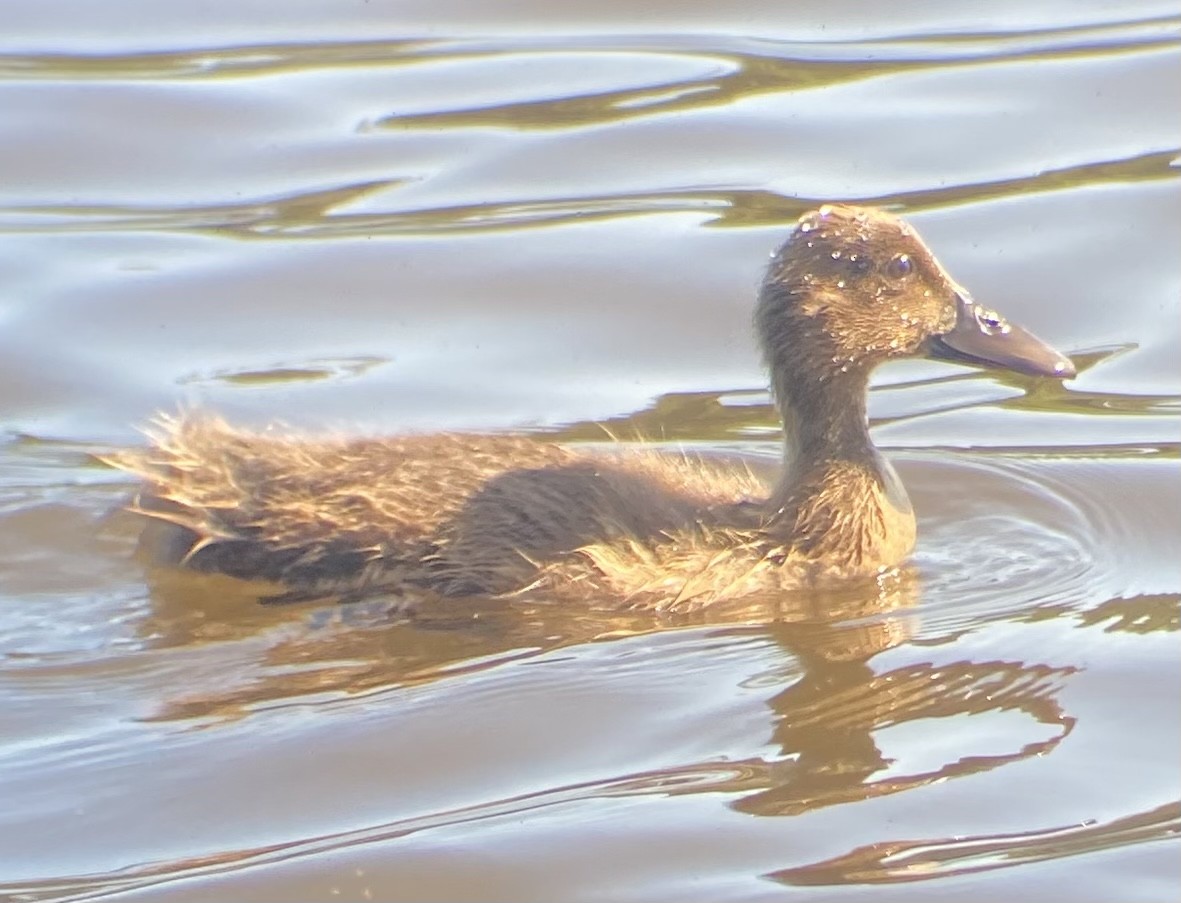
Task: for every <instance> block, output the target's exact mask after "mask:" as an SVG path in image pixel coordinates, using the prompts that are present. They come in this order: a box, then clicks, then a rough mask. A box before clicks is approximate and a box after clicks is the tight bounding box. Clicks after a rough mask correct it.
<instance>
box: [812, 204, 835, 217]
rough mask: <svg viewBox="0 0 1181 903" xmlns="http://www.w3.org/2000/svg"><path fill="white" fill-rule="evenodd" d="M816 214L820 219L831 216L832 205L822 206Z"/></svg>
mask: <svg viewBox="0 0 1181 903" xmlns="http://www.w3.org/2000/svg"><path fill="white" fill-rule="evenodd" d="M816 212H817V213H819V214H820V218H821V219H824V218H825V217H829V216H832V204H823V205H821V207H820V209H819V210H817V211H816Z"/></svg>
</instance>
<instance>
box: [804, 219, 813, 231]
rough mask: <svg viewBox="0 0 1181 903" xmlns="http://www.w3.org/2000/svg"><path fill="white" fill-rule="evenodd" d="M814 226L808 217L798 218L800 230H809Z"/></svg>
mask: <svg viewBox="0 0 1181 903" xmlns="http://www.w3.org/2000/svg"><path fill="white" fill-rule="evenodd" d="M814 228H816V227H815V225H814V224H813V222H812V220H810V219H805V220H800V231H801V232H811V231H812V230H813V229H814Z"/></svg>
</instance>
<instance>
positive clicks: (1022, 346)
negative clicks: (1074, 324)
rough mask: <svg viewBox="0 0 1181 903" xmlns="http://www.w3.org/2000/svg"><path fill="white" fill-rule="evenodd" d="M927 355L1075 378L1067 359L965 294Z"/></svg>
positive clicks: (1059, 377) (933, 338)
mask: <svg viewBox="0 0 1181 903" xmlns="http://www.w3.org/2000/svg"><path fill="white" fill-rule="evenodd" d="M927 354H928V356H929V357H933V358H939V359H941V360H945V361H955V362H957V363H964V364H982V365H984V366H988V367H1004V368H1005V369H1007V370H1013V371H1016V372H1017V373H1024V374H1026V375H1027V376H1051V377H1056V378H1058V379H1070V378H1071V377H1073V376H1074V375H1075V369H1074V364H1072V363H1071V362H1070V358H1068V357H1066V355H1064V354H1060V353H1059V352H1057V351H1055V350H1054V349H1053V348H1051V347H1050V346H1049V345H1047V344H1046V343H1045V342H1043V341H1042V340H1041V339H1039V338H1038V337H1037V336H1035V335H1034V334H1033V333H1032V332H1029V331H1028V330H1026V329H1022V328H1021V327H1020V326H1014V325H1012V324H1011V323H1009V322H1008V321H1007V320H1006V319H1005V318H1004V317H1002V316H1001V315H1000V314H998V313H997V312H996V311H992V310H988V309H987V308H984V307H981V306H980V305H979V304H977V303H976V302H975V301H973V300H972V298H971V296H970V295H968V294H967V293H961V294H959V309H958V311H957V313H956V321H955V326H953V327H952V328H951V331H950V332H947V333H945V334H943V335H940V336H933V337H932V338H931V340H930V343H929V345H928V348H927Z"/></svg>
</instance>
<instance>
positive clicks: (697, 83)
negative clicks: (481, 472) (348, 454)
mask: <svg viewBox="0 0 1181 903" xmlns="http://www.w3.org/2000/svg"><path fill="white" fill-rule="evenodd" d="M0 19H5V20H7V21H6V24H5V25H4V27H3V29H0V109H2V110H3V111H4V115H3V116H0V172H3V173H4V179H3V182H2V184H0V277H2V278H0V412H2V414H0V417H2V419H0V656H2V659H0V661H2V662H3V665H2V668H0V798H3V799H4V800H5V805H4V806H3V807H2V808H0V899H4V900H12V901H19V900H81V899H91V898H97V897H104V898H120V899H133V898H134V899H154V900H163V899H176V900H180V899H196V898H201V899H206V898H209V897H211V896H225V897H232V898H234V899H259V900H263V899H278V898H299V899H314V898H330V897H336V898H341V899H413V900H428V899H440V900H460V899H462V900H477V899H489V900H492V899H496V900H504V899H514V900H529V899H546V900H552V899H562V900H578V899H619V900H624V899H626V900H711V901H716V900H753V899H781V898H784V897H786V896H787V895H789V894H790V895H793V896H795V897H800V898H806V899H808V900H810V901H812V900H846V899H851V898H853V897H857V898H868V899H873V900H883V901H884V900H888V899H899V900H916V899H919V900H946V899H949V898H953V897H954V898H955V899H960V900H981V901H984V900H988V901H994V900H998V899H1011V900H1030V901H1040V900H1045V899H1056V898H1065V897H1068V896H1069V897H1072V898H1076V899H1082V900H1090V899H1102V900H1138V901H1139V900H1166V899H1173V898H1175V896H1176V888H1177V886H1178V880H1179V879H1181V870H1179V869H1178V865H1177V863H1178V861H1179V860H1178V834H1179V833H1181V765H1179V763H1181V756H1179V753H1181V731H1179V730H1178V728H1179V727H1181V719H1179V717H1178V706H1177V701H1178V700H1177V696H1178V692H1177V691H1178V687H1179V686H1181V682H1179V677H1181V674H1179V673H1178V672H1179V670H1181V669H1179V667H1178V656H1177V634H1178V630H1179V628H1181V606H1179V601H1181V569H1179V568H1178V565H1177V561H1178V552H1179V551H1181V549H1179V545H1181V543H1179V542H1178V532H1179V531H1178V527H1179V526H1181V524H1178V512H1179V511H1181V470H1179V468H1178V457H1179V455H1178V451H1179V448H1181V443H1179V441H1178V440H1179V423H1178V417H1177V415H1178V411H1179V408H1181V391H1179V388H1178V383H1179V380H1178V373H1177V360H1178V345H1179V344H1181V342H1179V339H1181V336H1179V335H1178V332H1177V325H1176V323H1177V319H1176V318H1177V311H1178V307H1179V306H1181V305H1179V303H1178V299H1179V298H1181V263H1179V258H1178V255H1177V249H1178V247H1181V216H1179V215H1178V214H1179V211H1181V206H1179V201H1181V191H1179V182H1178V176H1179V175H1181V170H1179V168H1178V162H1177V161H1178V159H1179V157H1181V133H1179V130H1178V128H1177V122H1176V117H1175V116H1173V115H1171V113H1170V112H1169V111H1172V110H1176V109H1177V108H1178V107H1179V105H1181V78H1179V77H1178V76H1179V75H1181V19H1179V18H1178V17H1177V16H1176V13H1175V10H1174V9H1173V8H1171V7H1170V6H1168V5H1165V4H1156V3H1151V2H1141V3H1134V4H1130V5H1127V4H1125V5H1124V6H1121V7H1119V9H1118V11H1116V10H1115V9H1114V8H1113V7H1112V6H1111V5H1110V4H1100V3H1072V4H1056V3H1052V2H1048V0H1040V2H1037V3H1020V4H1018V3H1015V2H1014V3H1000V4H989V5H987V7H983V6H981V5H979V4H971V3H961V4H951V5H949V4H944V3H939V4H936V3H915V4H907V5H904V6H902V7H898V6H897V5H893V6H891V7H890V8H889V9H888V10H887V9H886V7H882V8H881V9H880V10H878V11H877V12H875V11H874V10H873V9H866V8H865V7H864V5H863V4H850V3H840V2H835V3H834V2H827V3H824V4H819V3H793V4H760V3H753V4H750V3H743V4H725V3H723V4H700V5H697V6H693V5H689V6H686V5H685V4H683V3H678V4H671V3H669V4H662V3H656V4H643V5H640V6H638V7H637V6H636V5H635V4H612V3H602V2H600V3H596V4H593V5H591V4H583V3H580V2H571V3H564V4H560V5H558V6H555V7H548V6H540V5H539V6H536V7H533V6H528V5H525V6H521V5H517V6H514V7H513V8H512V9H511V10H509V9H507V8H504V7H502V6H500V5H496V4H474V3H471V2H470V0H467V2H463V0H442V2H440V0H435V2H432V3H431V4H414V3H400V4H397V8H396V9H394V8H393V7H390V6H388V5H383V4H378V3H365V4H360V3H358V4H352V3H348V4H345V3H327V2H319V0H311V2H307V3H302V4H295V5H287V6H285V7H284V8H283V10H282V11H277V10H276V8H275V7H274V5H273V4H264V3H257V2H238V3H233V4H231V3H228V2H223V0H216V2H213V3H204V4H200V5H192V6H190V5H185V4H149V3H138V2H133V0H118V2H115V3H107V4H93V3H89V2H82V0H74V2H71V0H53V2H38V3H34V2H31V0H30V2H15V3H9V4H7V5H6V6H5V7H4V10H3V12H2V13H0ZM823 200H850V201H855V202H864V203H877V204H889V205H895V206H897V208H898V209H900V210H902V211H904V212H905V213H906V215H907V216H908V217H909V218H910V219H911V220H912V221H913V222H915V223H916V225H918V227H919V228H920V229H921V231H922V233H923V234H924V236H925V237H926V238H927V239H928V240H929V241H930V243H931V244H932V246H933V247H934V249H935V251H936V252H937V253H938V254H939V256H940V258H941V259H942V260H943V261H944V262H945V263H946V264H947V265H948V267H949V268H950V269H951V271H952V272H953V273H954V274H955V276H956V278H957V279H959V280H960V281H961V282H963V283H964V284H965V285H967V286H969V287H970V288H971V289H972V290H973V292H974V294H975V295H976V296H977V297H978V298H980V300H982V301H983V302H985V303H987V304H989V305H992V306H996V307H997V308H999V309H1001V310H1002V311H1004V312H1005V313H1007V314H1008V315H1010V316H1011V317H1012V318H1013V319H1015V320H1017V321H1020V322H1022V323H1024V324H1026V325H1028V326H1030V327H1031V328H1033V329H1034V330H1035V331H1036V332H1038V333H1039V334H1040V335H1043V336H1044V337H1045V338H1046V339H1048V340H1050V341H1052V342H1053V343H1054V344H1055V345H1056V346H1058V347H1060V348H1063V349H1064V350H1067V351H1069V352H1070V353H1071V355H1072V357H1073V358H1074V360H1075V362H1076V365H1077V366H1078V368H1079V370H1080V375H1079V377H1078V378H1077V379H1075V380H1071V381H1069V382H1067V383H1066V384H1059V383H1057V382H1054V381H1038V380H1029V379H1025V378H1023V377H1019V376H1012V375H1007V374H997V373H983V372H977V371H971V370H966V369H961V368H955V367H950V366H945V365H939V364H934V363H929V362H912V363H907V364H905V365H898V366H896V367H893V368H889V369H886V370H884V371H882V372H881V373H880V374H878V377H877V379H876V382H875V387H874V391H873V393H872V398H871V415H872V418H873V420H874V422H875V424H876V427H875V430H876V432H875V435H876V436H877V438H878V441H879V442H880V443H881V444H882V446H883V447H884V448H886V449H887V451H888V452H889V454H890V455H891V457H892V458H893V459H894V460H895V461H896V463H897V465H898V469H899V471H900V473H901V474H902V476H903V479H904V480H905V482H906V484H907V486H908V489H909V490H910V493H911V496H912V499H913V501H914V503H915V506H916V510H917V511H918V514H919V520H920V524H919V529H920V540H919V546H918V549H917V550H916V553H915V556H914V559H913V562H912V565H913V566H912V568H911V569H910V571H909V572H908V573H907V574H905V575H903V577H902V578H901V579H900V580H899V581H897V582H896V583H894V584H891V585H888V586H886V587H884V588H883V590H882V592H881V593H879V594H875V595H873V596H872V597H866V596H865V595H864V594H859V593H857V592H852V591H851V592H847V593H831V594H826V595H823V596H817V595H808V594H797V595H788V596H785V597H784V598H783V599H780V600H775V601H774V603H771V602H766V601H764V602H763V603H760V604H758V605H754V604H751V605H734V606H731V607H729V608H725V609H715V610H712V611H708V612H705V613H701V612H698V613H695V614H688V615H681V616H671V615H663V616H655V615H650V614H642V613H626V614H618V613H616V614H610V613H605V612H602V611H598V610H596V609H595V608H594V607H593V606H587V607H586V608H585V609H583V610H572V609H570V608H564V609H563V608H559V607H557V606H552V605H546V604H545V600H543V599H540V600H539V599H534V600H527V601H526V600H517V601H516V602H514V603H512V604H509V605H492V604H475V603H464V604H455V605H449V606H444V607H441V608H440V609H438V610H432V611H429V612H425V613H423V614H421V615H419V616H416V617H414V618H409V619H408V618H405V617H399V616H395V615H392V614H391V613H390V612H389V611H388V603H387V602H385V601H383V600H381V599H376V600H371V601H369V602H364V603H358V604H356V605H352V606H347V607H336V608H334V607H329V606H314V605H313V606H287V607H282V608H273V607H266V608H264V607H261V606H257V605H254V604H253V602H252V600H251V598H250V597H249V596H247V595H246V594H244V593H243V591H242V589H241V588H240V587H237V586H235V585H233V584H232V583H230V582H228V581H224V580H217V579H213V578H208V577H195V576H192V575H178V574H173V575H169V574H159V575H153V576H150V577H149V575H145V574H144V573H143V572H142V571H141V570H140V568H139V566H138V565H137V564H136V563H135V561H134V560H133V558H132V556H131V552H132V550H133V548H134V543H135V534H134V524H133V523H130V522H128V520H127V519H125V518H123V517H120V516H119V515H118V514H117V513H114V512H116V509H118V507H119V505H120V504H121V502H122V500H123V499H124V498H125V497H126V496H127V494H128V492H129V491H130V488H131V487H130V486H129V485H128V483H127V482H126V481H125V479H124V478H123V477H122V476H120V475H117V474H115V473H113V472H112V471H110V470H107V469H106V468H104V467H102V466H101V465H99V464H98V463H97V462H96V460H95V458H94V457H93V454H94V453H96V452H103V451H108V450H110V449H111V448H115V447H120V446H123V445H126V444H130V443H136V442H141V441H143V440H142V437H140V436H139V435H138V434H137V433H136V432H135V426H136V425H137V424H140V423H143V422H144V421H145V420H146V419H147V418H148V417H149V416H150V414H151V413H152V411H153V410H155V409H157V408H165V409H167V408H173V407H175V406H176V405H177V404H178V403H183V404H200V405H203V406H208V407H212V408H216V409H218V410H221V411H224V412H226V413H227V414H228V415H229V416H231V417H233V418H234V419H236V420H238V421H241V422H246V423H264V422H266V421H268V420H271V419H276V418H278V419H282V420H285V421H289V422H293V423H297V424H299V425H301V426H304V427H309V428H312V427H323V428H329V429H335V430H338V431H339V430H343V431H348V432H356V433H359V432H394V431H405V430H425V429H438V428H453V429H472V430H474V429H485V428H498V429H502V428H513V429H532V430H538V431H544V432H548V433H552V434H553V435H554V436H555V437H556V438H559V439H562V440H566V441H572V442H602V441H604V439H605V437H606V436H620V437H625V438H626V437H630V436H643V437H646V438H647V439H648V440H649V441H665V442H668V443H669V445H670V446H676V447H685V446H689V447H693V448H698V449H702V450H704V451H706V452H707V453H709V454H718V455H724V456H727V457H730V458H734V459H736V460H741V461H742V463H743V464H746V465H751V466H755V467H764V466H765V467H768V468H770V467H771V466H772V465H773V463H774V460H775V458H776V455H777V454H778V449H779V439H778V434H777V424H776V422H775V418H774V415H773V412H772V411H771V409H770V407H769V399H768V397H767V394H766V391H765V389H764V388H763V386H764V382H763V375H762V373H761V372H760V370H759V366H758V360H757V355H756V353H755V350H754V343H753V341H752V337H751V334H750V310H751V305H752V302H753V293H754V288H755V286H756V285H757V282H758V279H759V276H760V270H761V268H762V266H763V263H764V261H765V259H766V255H767V253H768V251H769V250H770V249H771V248H773V247H774V246H775V245H776V244H778V243H779V242H780V241H781V240H782V238H783V235H784V234H785V232H786V230H787V228H788V225H789V224H790V222H791V221H792V220H793V219H794V218H795V217H796V216H797V215H798V214H799V213H800V212H801V211H802V210H804V209H806V208H807V207H810V206H812V205H813V204H815V203H817V202H819V201H823Z"/></svg>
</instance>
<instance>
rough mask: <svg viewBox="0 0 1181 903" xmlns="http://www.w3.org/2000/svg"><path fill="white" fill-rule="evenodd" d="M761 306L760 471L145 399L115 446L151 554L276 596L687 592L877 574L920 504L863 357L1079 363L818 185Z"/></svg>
mask: <svg viewBox="0 0 1181 903" xmlns="http://www.w3.org/2000/svg"><path fill="white" fill-rule="evenodd" d="M755 322H756V326H757V330H758V334H759V338H760V340H761V342H762V347H763V354H764V357H765V359H766V363H767V365H768V367H769V369H770V372H771V383H772V389H773V391H774V395H775V398H776V401H777V404H778V408H779V412H780V414H781V416H782V418H783V422H784V428H785V434H786V450H785V467H784V471H783V475H782V477H781V478H780V480H779V482H778V484H777V485H776V486H775V487H774V488H773V489H771V490H770V492H767V490H766V489H765V488H764V487H763V485H762V484H761V482H760V481H759V480H758V479H756V478H755V477H754V476H752V475H751V474H750V473H748V472H735V469H733V468H724V467H722V466H719V465H718V464H715V463H710V462H708V461H704V460H696V459H692V458H689V457H687V456H677V455H667V454H662V453H659V452H657V451H654V450H650V449H639V450H633V449H621V450H620V451H618V452H617V453H602V452H598V453H596V452H593V451H590V450H587V449H579V448H575V447H565V446H560V445H555V444H546V443H543V442H540V441H536V440H532V439H527V438H515V437H509V436H475V435H451V434H447V435H437V436H408V437H401V438H392V439H320V440H302V439H298V438H294V437H291V436H281V435H277V434H274V433H270V432H268V433H267V434H261V435H260V434H256V433H249V432H245V431H242V430H238V429H235V428H233V427H230V426H228V425H227V424H225V423H224V422H222V421H221V420H218V419H215V418H211V417H207V416H184V417H177V418H172V417H165V418H161V419H160V420H159V421H158V422H157V424H156V427H155V428H154V429H153V430H152V431H151V437H152V439H153V440H154V443H153V445H152V446H151V447H150V448H148V449H146V450H143V451H137V452H128V453H124V454H121V455H118V456H115V457H113V458H112V459H110V460H111V463H113V464H115V465H116V466H118V467H121V468H123V469H125V470H128V471H131V472H133V473H135V474H137V475H139V476H140V477H141V478H142V479H143V480H144V483H145V485H144V488H143V490H142V492H141V494H140V496H139V497H138V498H137V499H136V502H135V504H134V505H133V506H132V510H134V511H136V512H138V513H139V514H142V515H144V516H145V517H146V518H147V520H148V523H147V525H146V526H145V530H144V535H143V540H142V544H143V546H144V548H145V549H147V551H148V553H149V554H150V555H151V556H152V558H153V559H154V560H155V561H156V563H158V564H164V565H172V566H181V567H186V568H191V569H193V570H198V571H206V572H219V573H223V574H228V575H231V576H234V577H239V578H244V579H257V580H265V581H269V582H272V583H277V584H280V585H281V586H282V587H283V588H284V592H283V594H282V595H281V596H279V597H276V598H280V599H284V600H290V599H297V598H313V597H326V596H350V597H351V596H355V595H360V594H364V593H372V592H388V593H393V594H397V595H399V596H403V597H405V598H407V599H421V598H423V597H428V596H430V595H432V594H435V595H441V596H464V595H500V594H509V593H516V592H521V591H524V590H527V589H531V588H538V589H541V590H543V591H546V592H548V593H551V594H558V595H560V594H562V593H563V592H566V591H571V592H574V593H577V594H578V595H580V596H583V597H586V598H588V599H591V600H592V601H600V602H607V603H614V604H632V605H634V604H643V605H653V606H658V607H695V606H698V605H702V604H707V603H709V602H712V601H717V600H721V599H728V598H734V597H738V596H743V595H748V594H752V593H757V592H774V591H778V590H782V589H797V588H808V587H816V586H824V585H830V584H832V583H834V582H839V581H850V580H864V579H873V578H876V577H878V576H879V575H882V574H884V573H887V572H888V571H890V570H891V569H892V568H894V567H896V566H897V565H899V564H900V563H901V562H902V561H903V560H904V559H905V558H906V556H907V555H908V554H909V553H910V551H911V548H912V547H913V545H914V539H915V519H914V514H913V512H912V510H911V507H910V503H909V501H908V500H907V497H906V492H905V490H904V489H903V487H902V484H901V483H900V481H899V480H898V477H897V475H896V474H895V472H894V470H893V468H892V467H891V466H890V464H889V463H888V462H887V461H886V460H885V458H883V457H882V455H881V454H880V453H879V452H878V450H877V449H876V448H875V447H874V444H873V441H872V440H871V439H870V435H869V428H868V421H867V416H866V393H867V389H868V384H869V377H870V373H871V372H872V370H873V369H874V368H875V367H876V366H877V365H878V364H881V363H883V362H885V361H888V360H893V359H895V358H902V357H912V356H918V355H929V356H933V357H941V358H947V359H952V360H956V361H963V362H971V363H978V364H986V365H988V364H991V365H997V366H1001V367H1007V368H1009V369H1012V370H1016V371H1018V372H1021V373H1026V374H1031V375H1040V376H1047V377H1056V378H1059V379H1063V378H1069V377H1072V376H1074V372H1075V371H1074V367H1073V365H1072V364H1071V362H1070V360H1069V359H1067V358H1066V357H1064V356H1062V355H1061V354H1059V353H1058V352H1056V351H1054V350H1053V349H1052V348H1050V347H1049V346H1047V345H1045V344H1044V343H1042V342H1041V341H1040V340H1039V339H1037V338H1035V337H1034V336H1033V335H1031V334H1030V333H1028V332H1026V331H1025V330H1023V329H1021V328H1020V327H1018V326H1013V325H1010V324H1009V323H1007V322H1006V321H1005V320H1004V319H1003V318H1002V317H1001V316H1000V315H999V314H996V313H995V312H993V311H990V310H986V309H984V308H983V307H981V306H980V305H979V304H977V303H976V302H975V301H973V300H972V298H971V296H969V295H968V294H967V292H965V291H964V289H962V288H961V287H960V286H959V285H957V284H956V282H955V281H954V280H952V278H951V277H950V276H949V275H948V274H947V272H946V271H945V270H944V269H943V267H942V266H940V265H939V263H938V262H937V261H936V260H935V258H934V256H933V255H932V254H931V252H930V251H929V250H928V249H927V247H926V246H925V245H924V244H923V242H922V240H921V239H920V238H919V237H918V235H917V234H916V233H915V231H914V230H913V229H912V228H911V227H910V226H908V225H907V224H906V223H904V222H903V221H902V220H900V219H898V218H897V217H895V216H893V215H891V214H889V213H886V212H883V211H880V210H870V209H863V208H858V207H851V206H838V205H826V206H824V207H821V208H819V209H818V210H814V211H812V212H810V213H807V214H805V215H804V216H802V217H801V218H800V220H799V222H798V224H797V225H796V228H795V231H794V232H793V233H792V235H791V237H790V238H789V239H788V240H787V242H786V243H784V245H783V246H782V247H781V248H779V250H778V251H777V252H776V254H775V255H774V257H773V259H772V261H771V265H770V267H769V269H768V271H767V274H766V277H765V278H764V280H763V284H762V288H761V291H760V293H759V299H758V306H757V310H756V313H755Z"/></svg>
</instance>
